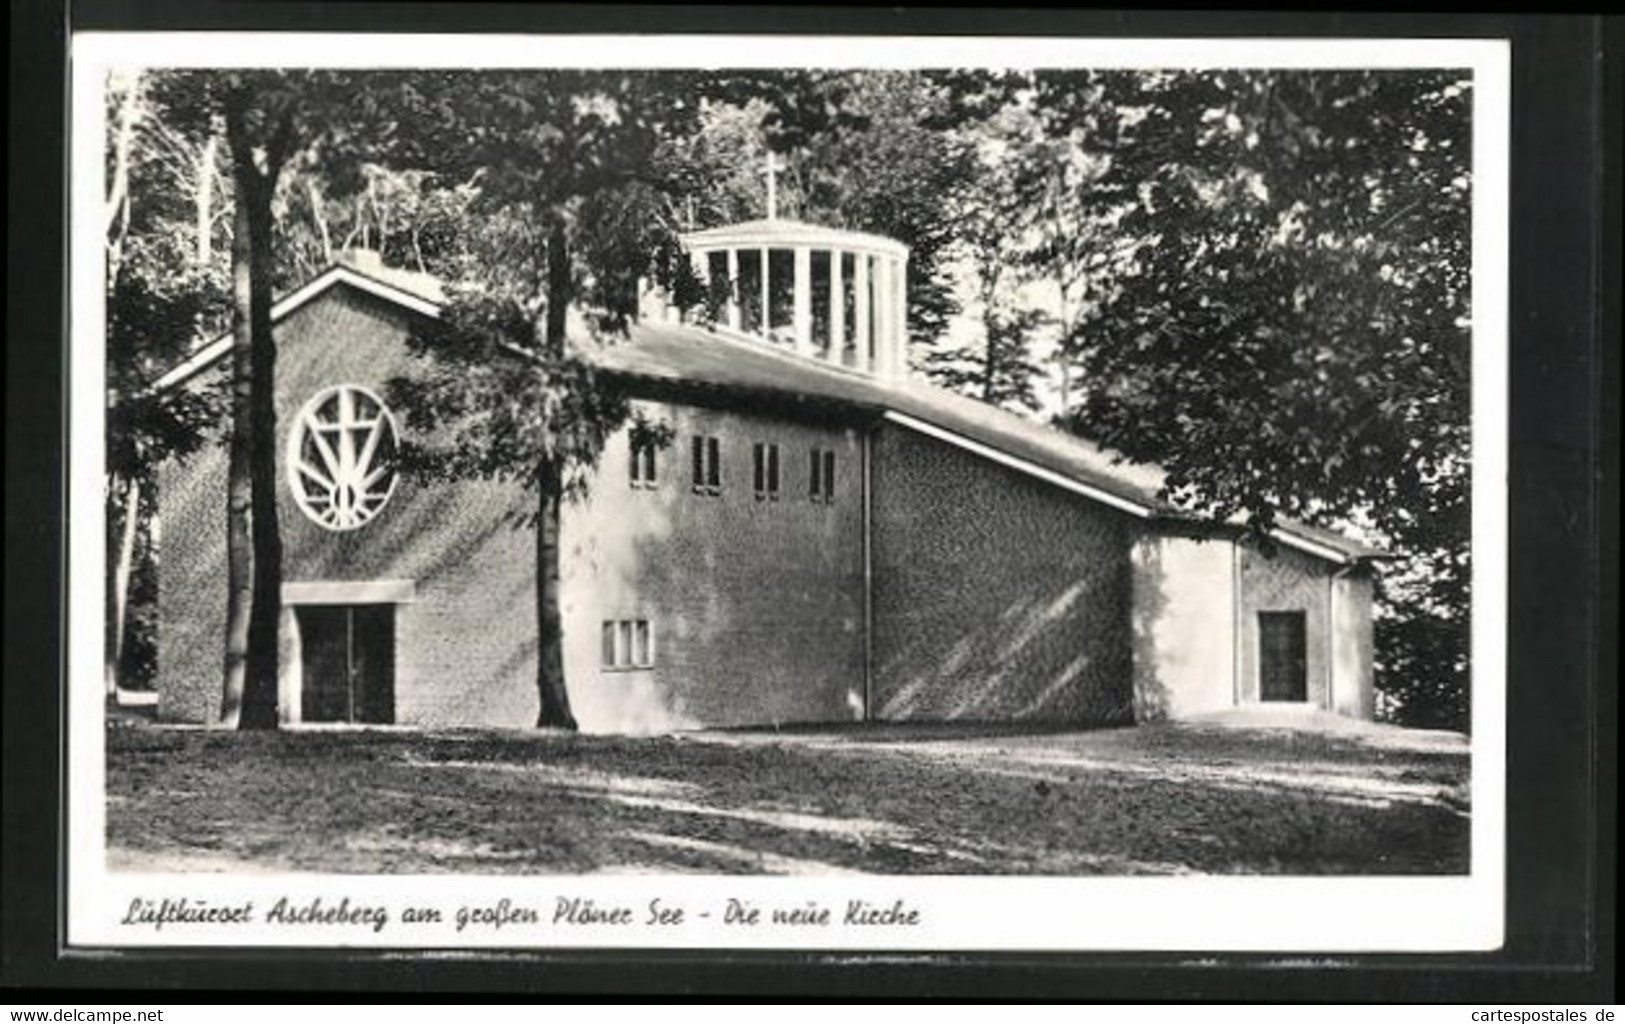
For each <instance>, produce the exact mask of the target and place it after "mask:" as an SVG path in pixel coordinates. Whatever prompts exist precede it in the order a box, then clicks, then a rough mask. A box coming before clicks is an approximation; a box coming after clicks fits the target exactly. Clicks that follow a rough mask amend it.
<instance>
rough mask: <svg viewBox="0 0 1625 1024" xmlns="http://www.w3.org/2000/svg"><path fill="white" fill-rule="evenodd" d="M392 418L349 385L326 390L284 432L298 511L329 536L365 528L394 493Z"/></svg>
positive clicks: (376, 402) (359, 389)
mask: <svg viewBox="0 0 1625 1024" xmlns="http://www.w3.org/2000/svg"><path fill="white" fill-rule="evenodd" d="M395 447H396V435H395V418H394V417H393V416H391V415H390V414H389V410H388V409H386V408H384V403H383V402H382V401H381V400H380V399H379V398H378V396H377V395H375V394H373V393H372V392H371V391H368V390H367V389H366V388H363V387H358V386H356V385H354V384H340V385H338V386H336V387H331V388H327V389H325V390H324V391H321V392H320V393H318V394H317V395H316V397H315V398H312V399H311V400H310V401H309V402H308V403H306V404H305V407H304V408H303V409H301V410H299V415H298V417H297V418H296V419H295V420H294V424H293V429H292V430H290V431H289V432H288V485H289V486H290V487H292V488H293V496H294V500H295V501H297V502H298V503H299V509H300V511H302V512H304V513H305V515H307V516H309V517H310V518H311V519H312V520H313V521H315V522H316V523H317V524H318V525H320V526H324V527H326V528H327V529H329V530H354V529H356V528H357V527H360V526H365V525H366V524H367V523H368V522H370V521H371V520H372V519H373V517H374V516H376V515H378V513H379V512H380V511H382V510H383V507H384V505H385V504H387V503H388V502H389V496H390V495H391V494H393V493H394V491H395V481H396V472H395Z"/></svg>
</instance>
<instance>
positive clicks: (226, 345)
mask: <svg viewBox="0 0 1625 1024" xmlns="http://www.w3.org/2000/svg"><path fill="white" fill-rule="evenodd" d="M337 284H348V285H350V286H352V287H355V288H358V289H360V290H361V291H364V292H367V293H369V294H371V295H375V296H377V297H378V298H381V299H384V300H386V301H389V302H393V303H395V304H396V305H398V306H401V307H402V308H404V309H408V310H411V311H412V312H414V313H418V314H420V315H422V316H426V317H429V318H430V319H439V317H440V304H439V303H437V302H435V301H433V300H431V299H429V298H426V297H424V296H422V295H418V294H416V293H414V292H411V291H408V290H406V289H404V288H401V287H399V286H398V285H395V284H392V283H390V282H388V281H382V280H379V279H377V278H375V277H371V276H369V275H367V274H366V273H364V272H363V271H360V270H357V269H356V268H355V267H352V266H350V265H349V264H345V263H335V264H333V265H332V266H331V267H328V268H327V269H326V270H325V271H323V272H322V273H320V274H318V275H317V276H316V277H313V278H311V279H310V280H309V281H307V282H306V283H305V284H304V285H302V286H300V287H299V288H296V289H295V290H293V291H292V292H289V293H288V294H287V295H284V296H283V297H282V298H280V299H278V300H277V301H276V302H275V303H273V304H272V306H271V323H273V324H276V323H280V322H281V321H283V320H284V319H286V318H287V317H289V316H291V315H292V314H293V313H295V312H297V311H298V310H299V309H300V308H301V307H303V306H305V305H307V304H309V303H310V302H312V301H314V300H315V299H316V298H318V297H320V296H321V295H322V294H323V293H325V292H326V291H327V290H328V289H330V288H332V287H333V286H334V285H337ZM231 340H232V332H230V331H226V332H225V333H223V334H221V335H220V336H219V337H217V338H215V339H213V340H212V341H207V342H204V343H203V344H201V345H199V346H198V347H196V348H195V349H193V350H192V353H191V354H190V355H188V356H187V357H186V358H185V359H183V360H181V361H180V362H179V363H177V364H176V365H175V366H173V367H171V368H170V369H169V370H167V371H166V372H164V373H163V374H162V375H160V376H159V377H158V379H157V380H155V381H153V382H152V384H151V385H149V386H148V388H147V391H148V393H154V392H159V391H166V390H168V389H169V388H172V387H174V386H176V385H177V384H183V383H185V382H186V381H188V380H191V379H192V378H193V377H195V376H197V375H198V374H199V373H201V372H203V371H204V370H206V369H208V368H209V366H210V365H212V364H213V363H214V362H215V361H216V360H218V359H220V358H221V357H223V356H224V355H225V354H226V353H227V352H230V351H231Z"/></svg>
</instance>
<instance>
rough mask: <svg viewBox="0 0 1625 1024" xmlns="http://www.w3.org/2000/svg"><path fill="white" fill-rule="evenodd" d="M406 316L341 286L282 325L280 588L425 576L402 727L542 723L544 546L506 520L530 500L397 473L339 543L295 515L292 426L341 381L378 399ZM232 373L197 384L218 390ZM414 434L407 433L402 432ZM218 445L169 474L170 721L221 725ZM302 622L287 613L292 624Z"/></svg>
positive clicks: (401, 639)
mask: <svg viewBox="0 0 1625 1024" xmlns="http://www.w3.org/2000/svg"><path fill="white" fill-rule="evenodd" d="M407 316H408V314H406V313H404V312H402V311H400V310H399V309H398V308H396V307H394V306H392V305H390V304H388V303H386V302H383V301H380V300H378V299H375V298H373V297H371V296H368V295H366V294H364V293H361V292H358V291H354V290H352V289H350V288H348V287H345V286H339V287H335V288H333V289H331V290H330V291H328V292H327V293H325V294H324V295H323V296H322V297H321V298H319V299H317V300H315V301H313V302H312V303H310V304H309V305H306V306H304V307H303V308H301V309H300V310H298V311H297V312H295V313H294V314H292V315H291V316H290V317H288V318H287V319H286V320H284V321H283V322H282V323H280V324H279V325H278V327H277V337H278V342H279V352H278V361H277V385H278V386H277V417H278V424H279V428H278V442H277V460H278V464H277V482H278V491H277V493H278V496H279V503H278V515H279V517H280V518H279V523H280V526H281V530H282V537H283V544H284V562H283V578H284V580H285V581H287V582H299V581H360V580H377V579H393V580H414V581H416V583H417V587H416V600H415V601H414V602H413V603H411V604H403V605H401V606H400V607H399V608H398V609H397V614H396V627H395V643H396V648H395V665H396V717H397V721H400V722H403V723H416V724H442V723H455V724H470V725H473V724H490V725H528V724H531V723H532V722H533V721H534V720H535V714H536V697H535V683H534V674H535V669H534V665H535V635H536V630H535V613H534V608H535V605H534V598H533V588H532V583H531V581H532V580H533V579H534V575H533V563H534V558H535V555H534V544H533V541H532V535H531V533H530V532H529V531H525V530H515V529H513V528H511V527H510V526H509V525H508V522H507V517H508V514H509V513H510V512H512V511H514V510H515V509H517V508H519V507H520V506H521V504H522V503H524V502H525V500H526V499H525V498H524V497H523V496H522V495H521V494H520V493H519V491H518V489H517V488H515V487H512V486H509V485H504V484H499V483H481V482H476V483H462V484H456V485H438V486H423V485H420V484H417V483H415V482H414V481H412V480H410V479H404V478H403V479H402V480H401V481H400V483H399V484H398V485H397V488H396V490H395V493H394V495H393V496H392V497H391V499H390V502H389V504H388V505H387V506H386V507H385V508H384V509H383V511H382V512H380V513H379V514H378V516H377V517H376V518H375V519H374V520H372V521H371V522H370V523H368V524H367V525H365V526H363V527H361V528H360V529H357V530H354V531H350V532H344V533H335V532H332V531H329V530H325V529H323V528H322V527H320V526H318V525H317V524H315V523H314V522H312V521H311V520H310V519H309V518H307V517H306V516H305V514H304V513H303V512H301V511H300V510H299V508H298V507H297V506H296V505H295V503H294V500H293V496H292V493H291V491H290V490H289V488H288V486H287V484H286V482H285V481H286V476H285V469H286V467H285V466H284V465H283V450H282V449H283V442H284V440H285V437H286V430H287V427H288V425H289V424H290V423H291V422H292V418H293V416H294V415H295V414H296V413H297V412H298V411H299V409H300V408H301V407H302V406H303V405H304V404H305V403H306V402H307V401H308V400H309V399H310V398H311V397H313V396H314V395H315V394H316V392H317V391H319V390H321V389H322V388H323V387H326V386H328V385H331V384H340V383H348V384H359V385H362V386H365V387H368V388H371V389H372V390H374V391H375V392H379V393H382V392H383V390H384V385H385V382H386V381H387V380H389V379H390V378H391V377H393V376H396V375H399V374H403V373H407V372H410V371H411V370H412V368H413V359H412V357H411V356H410V355H409V353H408V352H407V350H406V348H405V346H404V344H402V342H403V339H404V338H405V336H406V333H407V331H408V329H409V323H408V321H407V319H406V318H407ZM224 372H225V371H224V369H223V368H221V369H217V370H211V371H210V372H209V373H207V374H204V375H202V377H200V378H199V379H198V380H197V381H196V382H194V383H193V384H192V385H190V386H194V387H203V386H208V384H209V383H210V380H211V378H212V379H218V377H219V376H220V375H222V374H223V373H224ZM400 426H401V428H402V429H403V430H404V429H405V425H404V424H400ZM225 481H226V456H225V451H224V449H223V448H220V447H211V448H209V449H208V450H206V451H204V452H201V453H199V454H198V455H196V456H194V457H192V458H191V459H188V460H186V461H185V462H184V463H181V464H179V465H175V464H171V465H168V466H165V467H163V470H162V473H161V476H160V485H159V486H160V494H159V502H160V516H161V521H162V524H163V525H162V537H161V545H162V547H161V549H160V555H159V557H160V569H159V633H158V649H159V678H158V688H159V715H160V716H161V717H163V718H165V719H168V720H175V721H192V722H208V721H212V720H214V719H216V718H217V717H218V711H219V693H220V684H221V658H222V650H223V648H222V642H223V631H224V628H225V627H224V616H225V596H226V593H225V586H226V584H225V579H226V575H225ZM293 621H295V620H294V619H293V617H292V616H284V622H293Z"/></svg>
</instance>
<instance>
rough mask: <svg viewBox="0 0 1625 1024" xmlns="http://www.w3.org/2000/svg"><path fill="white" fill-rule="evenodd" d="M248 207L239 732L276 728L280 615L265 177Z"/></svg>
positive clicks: (259, 177) (268, 184) (258, 179)
mask: <svg viewBox="0 0 1625 1024" xmlns="http://www.w3.org/2000/svg"><path fill="white" fill-rule="evenodd" d="M251 174H252V178H253V181H252V187H248V188H242V189H240V191H239V194H240V195H241V196H243V198H244V199H245V200H246V201H247V206H248V217H247V223H248V238H249V245H248V251H249V324H250V326H251V331H250V334H251V335H252V339H251V342H250V345H251V350H252V351H251V359H250V368H251V370H252V372H253V377H254V383H253V393H252V395H251V399H250V415H251V416H252V418H253V424H254V429H253V431H252V433H251V436H250V449H249V460H250V467H249V479H250V483H251V486H250V502H251V509H252V514H251V516H250V528H251V537H252V543H253V547H254V572H253V604H252V609H251V611H250V614H249V624H248V677H247V688H246V690H245V691H244V694H243V714H242V721H241V725H242V727H243V728H244V729H275V728H276V727H277V721H278V715H277V675H278V665H277V660H278V658H277V655H278V651H277V646H278V645H277V636H278V628H279V627H278V624H279V622H280V619H281V615H282V534H281V531H280V529H279V527H278V522H277V479H276V439H277V422H276V338H275V336H274V335H273V334H272V333H271V188H272V179H271V177H270V176H269V175H264V174H261V173H260V172H259V171H257V170H252V171H251Z"/></svg>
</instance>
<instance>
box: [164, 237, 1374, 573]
mask: <svg viewBox="0 0 1625 1024" xmlns="http://www.w3.org/2000/svg"><path fill="white" fill-rule="evenodd" d="M340 284H345V285H349V286H351V287H355V288H359V289H361V290H363V291H366V292H368V293H370V294H373V295H375V296H378V297H379V298H382V299H385V300H387V301H390V302H393V303H395V304H397V305H400V306H402V307H404V308H406V309H409V310H411V311H413V312H416V313H419V314H422V315H425V316H431V317H432V316H438V315H439V311H440V306H441V304H442V303H444V301H445V298H446V296H445V292H444V290H443V288H442V287H441V285H440V283H439V282H438V281H437V280H436V279H435V278H433V277H431V276H429V275H427V274H416V273H412V272H410V271H402V270H391V269H389V268H385V267H382V266H379V265H377V264H376V263H373V262H371V261H366V262H363V263H360V264H358V263H355V262H351V261H346V262H342V263H337V264H334V265H333V266H332V267H329V268H328V269H327V270H326V271H324V272H323V273H322V274H320V275H319V276H317V277H316V278H315V279H313V280H312V281H310V282H309V283H308V284H306V285H304V286H303V287H301V288H299V289H298V290H296V291H294V292H292V293H290V294H289V295H287V296H285V297H283V298H282V299H281V300H279V301H278V302H277V303H276V304H275V305H274V306H273V307H272V311H271V316H272V322H273V323H274V322H276V321H279V320H281V319H283V318H284V317H286V316H288V315H289V314H291V313H293V312H294V311H295V310H297V309H298V308H299V307H301V306H303V305H305V304H307V303H309V302H311V301H312V300H314V299H316V298H317V297H319V296H320V295H322V294H324V293H325V292H326V291H327V290H328V289H330V288H333V287H335V286H337V285H340ZM230 348H231V335H230V334H229V333H228V334H225V335H222V336H221V337H219V338H216V339H215V340H213V341H210V342H207V343H205V344H203V345H200V346H199V347H198V348H196V349H194V350H193V352H192V354H191V355H190V356H188V357H187V358H186V359H185V360H184V361H182V362H181V363H180V364H179V365H177V366H175V367H174V368H173V369H171V370H170V371H169V372H167V373H165V374H164V375H163V376H162V377H160V378H159V379H158V380H157V381H156V382H155V383H154V385H153V388H154V389H155V390H159V389H163V388H167V387H171V386H173V385H175V384H178V383H181V382H182V381H185V380H187V379H189V378H190V377H192V376H194V375H195V374H197V373H199V372H201V371H202V370H203V369H205V368H206V367H208V366H209V365H211V364H212V363H214V362H215V361H216V360H218V359H220V358H221V357H223V356H224V355H225V354H226V353H227V352H229V351H230ZM588 357H589V358H590V359H591V360H592V361H593V362H594V363H595V364H597V365H598V366H599V367H600V368H601V369H603V370H605V371H608V372H611V373H616V374H620V375H623V376H626V377H630V378H633V379H641V380H646V381H652V382H662V383H666V384H670V385H673V386H681V387H690V388H693V387H699V388H705V389H710V390H713V391H722V392H742V393H753V394H757V395H763V396H768V397H782V398H783V399H785V400H786V401H805V400H807V399H813V400H816V401H821V402H826V403H833V404H835V405H839V406H843V407H847V408H851V409H854V410H859V411H863V412H866V413H868V414H870V415H873V416H875V417H881V418H885V419H886V420H889V421H891V422H893V423H896V424H898V425H900V426H903V427H906V428H908V429H912V430H915V431H918V432H921V433H925V434H929V435H932V436H934V437H937V438H939V439H942V440H944V441H947V442H949V443H953V444H957V445H959V446H961V447H963V448H966V449H968V450H971V451H974V452H977V453H978V454H980V455H983V456H985V457H988V458H991V459H994V460H996V461H999V462H1003V463H1005V464H1007V465H1011V466H1013V467H1014V468H1016V469H1018V470H1020V471H1022V472H1025V473H1028V474H1030V475H1033V476H1036V477H1039V478H1040V479H1044V480H1047V481H1048V482H1050V483H1053V484H1055V485H1057V486H1060V487H1062V488H1065V489H1068V490H1071V491H1074V492H1076V493H1080V494H1083V495H1085V496H1087V497H1089V498H1091V499H1093V500H1096V501H1100V502H1103V503H1105V504H1108V505H1111V506H1112V507H1114V508H1117V509H1119V510H1121V511H1124V512H1128V513H1130V514H1132V515H1135V516H1138V517H1140V518H1144V519H1158V520H1163V521H1183V522H1187V523H1190V522H1204V520H1202V519H1200V518H1199V517H1195V516H1192V515H1190V514H1188V513H1186V512H1183V511H1181V510H1180V509H1178V508H1177V507H1175V506H1173V505H1172V504H1170V503H1169V502H1167V501H1166V500H1164V499H1163V498H1162V497H1160V495H1159V492H1160V489H1161V487H1162V481H1163V472H1162V471H1161V470H1160V469H1158V468H1157V467H1154V466H1147V465H1142V464H1136V463H1130V462H1127V461H1125V460H1124V459H1122V458H1121V457H1120V456H1117V455H1114V454H1113V453H1111V452H1108V451H1106V450H1105V449H1103V448H1100V447H1099V446H1097V445H1094V444H1092V443H1090V442H1089V441H1087V440H1085V439H1083V438H1080V437H1077V436H1075V435H1073V434H1068V433H1064V432H1062V431H1060V430H1056V429H1054V428H1052V427H1048V426H1045V425H1043V424H1040V423H1036V422H1034V421H1032V420H1029V419H1026V418H1024V417H1021V416H1017V415H1015V414H1014V413H1010V412H1006V411H1004V410H1003V409H998V408H995V407H993V406H990V405H987V404H985V403H983V402H978V401H975V400H974V399H970V398H965V397H963V396H960V395H956V394H953V393H952V392H948V391H945V390H943V389H941V388H937V387H932V386H930V385H928V384H923V383H919V382H915V381H909V382H905V383H885V382H882V381H878V380H875V379H873V378H871V377H868V376H866V375H863V374H860V373H856V372H853V371H851V370H847V369H845V368H842V367H837V366H831V365H827V364H820V363H818V362H816V361H814V360H810V359H807V358H804V357H799V356H792V355H790V354H788V353H784V352H781V351H778V350H776V349H774V348H773V347H771V346H769V345H767V344H764V343H761V342H757V341H746V340H743V339H735V338H733V337H730V336H728V335H726V334H724V333H721V332H717V331H708V330H704V329H701V328H698V327H693V326H686V325H680V324H639V325H635V326H634V327H633V328H632V330H631V332H630V334H629V336H628V337H627V338H626V339H625V340H623V341H620V342H615V343H608V344H600V345H594V346H593V347H592V348H591V349H590V350H589V352H588ZM1274 536H1275V538H1276V539H1277V540H1279V541H1281V542H1282V543H1284V544H1287V545H1289V546H1292V547H1295V548H1298V549H1299V550H1302V551H1305V552H1308V553H1309V554H1312V555H1315V556H1317V557H1320V558H1323V559H1327V560H1329V561H1332V562H1336V563H1340V564H1349V563H1353V562H1358V561H1362V560H1366V559H1375V558H1385V557H1390V556H1389V555H1388V554H1387V553H1386V552H1384V551H1382V550H1381V549H1378V548H1374V547H1371V546H1370V545H1367V544H1364V543H1361V542H1360V541H1358V540H1355V539H1354V538H1352V537H1347V536H1344V535H1343V534H1340V533H1336V532H1333V531H1330V530H1324V529H1320V528H1318V527H1312V526H1309V525H1307V524H1304V523H1298V522H1295V521H1292V520H1287V519H1281V520H1279V521H1278V525H1277V528H1276V529H1275V531H1274Z"/></svg>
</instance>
